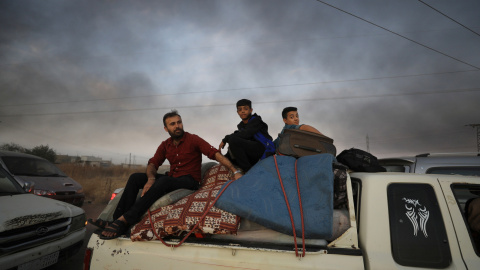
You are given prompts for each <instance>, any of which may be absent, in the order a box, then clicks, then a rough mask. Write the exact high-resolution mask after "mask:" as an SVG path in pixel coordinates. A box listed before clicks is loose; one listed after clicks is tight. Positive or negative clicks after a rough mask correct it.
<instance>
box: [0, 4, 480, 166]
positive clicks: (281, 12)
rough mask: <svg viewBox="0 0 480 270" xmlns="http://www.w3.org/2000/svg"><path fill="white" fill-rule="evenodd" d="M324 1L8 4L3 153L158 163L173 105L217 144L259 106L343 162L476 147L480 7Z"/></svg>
mask: <svg viewBox="0 0 480 270" xmlns="http://www.w3.org/2000/svg"><path fill="white" fill-rule="evenodd" d="M325 3H327V4H329V5H333V6H334V7H332V6H329V5H327V4H325ZM325 3H322V2H319V1H315V0H290V1H286V0H282V1H280V0H217V1H214V0H212V1H205V0H189V1H185V0H175V1H173V0H168V1H159V0H155V1H115V0H110V1H100V0H95V1H93V0H89V1H66V0H64V1H60V0H56V1H48V0H45V1H23V0H3V1H0V25H1V29H0V121H1V122H0V144H3V143H16V144H19V145H21V146H24V147H27V148H31V147H34V146H38V145H47V144H48V145H49V146H50V147H51V148H53V149H54V150H56V152H57V153H58V154H69V155H92V156H97V157H102V158H104V159H107V160H112V161H113V162H115V163H121V162H127V163H128V162H129V160H130V156H131V162H132V163H133V162H135V163H136V164H145V163H146V162H147V160H148V158H150V157H151V156H152V155H153V154H154V152H155V150H156V148H157V147H158V145H159V144H160V143H161V142H162V141H163V140H165V139H167V138H168V134H167V133H166V132H165V131H164V129H163V123H162V117H163V115H164V114H165V113H167V112H168V111H170V110H171V109H177V110H178V111H179V113H180V114H181V116H182V118H183V122H184V128H185V131H188V132H190V133H194V134H197V135H200V136H201V137H203V138H204V139H205V140H207V141H208V142H209V143H211V144H212V145H213V146H215V147H218V145H219V144H220V141H221V139H222V138H223V137H224V135H226V134H227V133H231V132H233V131H234V130H235V129H236V125H237V124H238V122H239V121H240V118H239V117H238V115H237V114H236V108H235V103H236V101H237V100H239V99H241V98H248V99H250V100H252V102H253V109H254V112H256V113H258V114H259V115H261V116H262V118H263V119H264V121H265V122H266V123H267V124H268V125H269V132H270V135H272V137H274V138H275V137H276V136H277V134H278V132H279V131H280V130H281V129H282V127H283V122H282V117H281V110H282V109H283V108H284V107H286V106H296V107H298V108H299V114H300V121H301V123H305V124H310V125H312V126H314V127H316V128H317V129H319V130H320V131H322V132H323V133H324V134H325V135H327V136H329V137H331V138H333V139H334V141H335V142H334V143H335V145H336V147H337V151H338V153H340V152H341V151H342V150H344V149H348V148H351V147H355V148H360V149H364V150H367V142H368V149H369V150H370V152H371V153H372V154H374V155H376V156H377V157H393V156H408V155H416V154H420V153H427V152H430V153H445V152H476V151H477V141H476V140H477V137H476V130H475V129H473V128H472V127H467V126H465V125H468V124H480V113H479V105H480V34H479V33H480V16H479V14H480V1H477V0H460V1H451V0H435V1H433V0H424V2H423V3H422V2H420V1H417V0H406V1H397V0H370V1H351V0H337V1H332V0H327V1H325ZM427 4H428V5H430V6H427ZM335 7H336V8H335ZM342 10H343V11H342ZM440 12H441V13H440ZM442 13H443V14H442ZM367 136H368V140H367ZM224 152H225V150H224V151H223V153H224ZM204 160H205V161H207V158H204Z"/></svg>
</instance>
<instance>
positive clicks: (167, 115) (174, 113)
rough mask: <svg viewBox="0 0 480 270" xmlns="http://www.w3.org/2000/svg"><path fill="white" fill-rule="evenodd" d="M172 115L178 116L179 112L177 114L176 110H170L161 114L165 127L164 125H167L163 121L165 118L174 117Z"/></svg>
mask: <svg viewBox="0 0 480 270" xmlns="http://www.w3.org/2000/svg"><path fill="white" fill-rule="evenodd" d="M174 116H180V114H178V112H177V110H172V111H171V112H168V113H166V114H165V115H164V116H163V125H164V126H165V127H166V126H167V123H166V122H165V120H166V119H167V118H170V117H174ZM180 117H181V116H180Z"/></svg>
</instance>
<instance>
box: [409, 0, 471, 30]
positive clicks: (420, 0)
mask: <svg viewBox="0 0 480 270" xmlns="http://www.w3.org/2000/svg"><path fill="white" fill-rule="evenodd" d="M418 1H419V2H420V3H422V4H424V5H425V6H427V7H429V8H431V9H433V10H435V11H436V12H438V13H440V14H442V15H443V16H445V17H447V18H448V19H450V20H452V21H453V22H455V23H457V24H458V25H460V26H462V27H463V28H465V29H467V30H468V31H470V32H472V33H474V34H475V35H477V36H480V34H479V33H477V32H475V31H474V30H472V29H471V28H468V27H467V26H465V25H464V24H462V23H460V22H458V21H456V20H455V19H453V18H452V17H450V16H448V15H447V14H445V13H443V12H441V11H440V10H438V9H436V8H434V7H432V6H431V5H429V4H427V3H425V2H423V1H422V0H418Z"/></svg>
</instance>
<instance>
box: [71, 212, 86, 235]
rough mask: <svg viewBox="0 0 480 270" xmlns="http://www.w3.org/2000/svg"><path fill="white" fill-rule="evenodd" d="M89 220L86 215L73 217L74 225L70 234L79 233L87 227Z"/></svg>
mask: <svg viewBox="0 0 480 270" xmlns="http://www.w3.org/2000/svg"><path fill="white" fill-rule="evenodd" d="M86 220H87V218H86V217H85V213H83V214H81V215H79V216H76V217H73V218H72V225H71V226H70V232H73V231H77V230H80V229H83V228H84V227H85V221H86Z"/></svg>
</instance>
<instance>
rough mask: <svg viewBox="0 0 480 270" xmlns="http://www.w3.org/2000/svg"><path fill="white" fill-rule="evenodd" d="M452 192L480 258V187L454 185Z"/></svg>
mask: <svg viewBox="0 0 480 270" xmlns="http://www.w3.org/2000/svg"><path fill="white" fill-rule="evenodd" d="M452 191H453V194H454V195H455V200H456V201H457V204H458V207H459V208H460V212H461V213H462V215H463V220H464V221H465V226H466V227H467V231H468V232H469V234H470V239H471V241H472V246H473V248H474V250H475V253H476V254H477V256H480V185H472V184H453V185H452Z"/></svg>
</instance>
